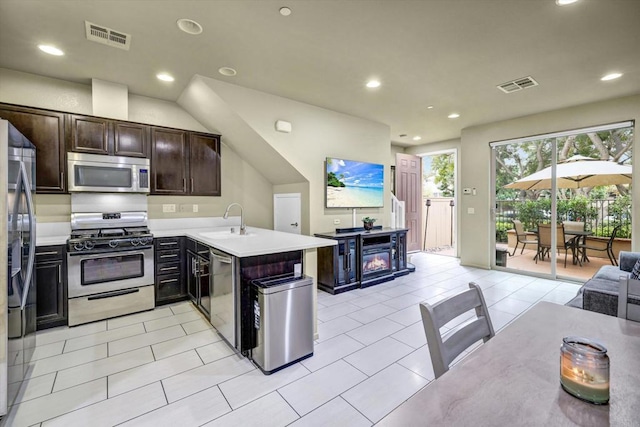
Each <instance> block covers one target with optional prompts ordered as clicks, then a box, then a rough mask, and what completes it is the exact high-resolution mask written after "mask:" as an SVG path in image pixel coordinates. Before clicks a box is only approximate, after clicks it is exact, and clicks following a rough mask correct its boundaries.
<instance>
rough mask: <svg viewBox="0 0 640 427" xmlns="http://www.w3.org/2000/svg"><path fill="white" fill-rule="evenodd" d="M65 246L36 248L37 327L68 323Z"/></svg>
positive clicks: (51, 326)
mask: <svg viewBox="0 0 640 427" xmlns="http://www.w3.org/2000/svg"><path fill="white" fill-rule="evenodd" d="M66 266H67V263H66V259H65V248H64V246H62V245H59V246H39V247H38V248H36V325H37V326H36V328H37V329H38V330H40V329H47V328H53V327H55V326H63V325H66V324H67V304H68V303H67V271H66Z"/></svg>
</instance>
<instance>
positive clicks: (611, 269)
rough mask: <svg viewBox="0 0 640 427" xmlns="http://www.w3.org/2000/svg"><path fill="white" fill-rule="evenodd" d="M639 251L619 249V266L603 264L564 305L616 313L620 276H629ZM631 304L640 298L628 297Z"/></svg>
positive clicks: (611, 314)
mask: <svg viewBox="0 0 640 427" xmlns="http://www.w3.org/2000/svg"><path fill="white" fill-rule="evenodd" d="M638 258H640V252H626V251H620V262H619V264H620V266H619V267H618V266H615V265H605V266H603V267H600V269H599V270H598V271H597V272H596V274H594V275H593V277H592V278H591V279H589V280H588V281H587V282H586V283H585V284H584V285H583V286H582V287H581V288H580V290H579V291H578V295H576V297H575V298H573V299H572V300H571V301H569V302H568V303H567V304H566V305H568V306H571V307H577V308H583V309H585V310H589V311H595V312H598V313H603V314H608V315H610V316H617V315H618V289H619V287H620V277H622V276H627V277H628V276H629V273H631V270H633V266H634V265H635V263H636V261H637V260H638ZM629 302H630V303H631V304H638V305H640V299H638V298H635V297H633V296H630V297H629Z"/></svg>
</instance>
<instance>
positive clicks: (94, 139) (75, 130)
mask: <svg viewBox="0 0 640 427" xmlns="http://www.w3.org/2000/svg"><path fill="white" fill-rule="evenodd" d="M68 133H69V150H70V151H75V152H80V153H90V154H107V155H116V156H128V157H148V156H149V148H148V147H149V142H148V141H149V126H147V125H142V124H139V123H130V122H121V121H116V120H109V119H105V118H100V117H90V116H79V115H75V114H71V115H69V129H68Z"/></svg>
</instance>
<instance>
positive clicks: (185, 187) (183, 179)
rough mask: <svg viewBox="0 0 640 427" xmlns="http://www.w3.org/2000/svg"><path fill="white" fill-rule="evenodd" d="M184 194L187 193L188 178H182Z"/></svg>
mask: <svg viewBox="0 0 640 427" xmlns="http://www.w3.org/2000/svg"><path fill="white" fill-rule="evenodd" d="M182 192H183V193H186V192H187V178H182Z"/></svg>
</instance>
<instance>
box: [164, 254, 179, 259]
mask: <svg viewBox="0 0 640 427" xmlns="http://www.w3.org/2000/svg"><path fill="white" fill-rule="evenodd" d="M177 256H178V254H172V255H160V258H175V257H177Z"/></svg>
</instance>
